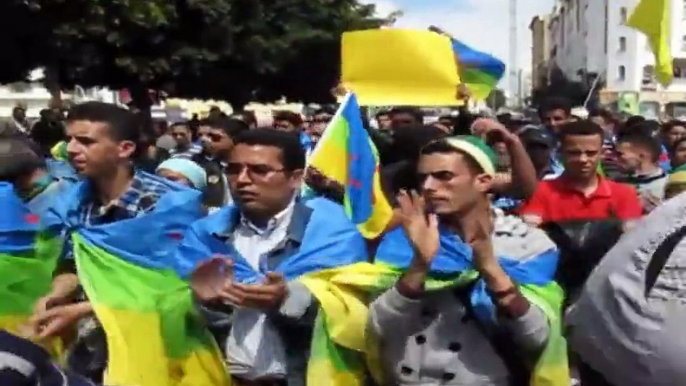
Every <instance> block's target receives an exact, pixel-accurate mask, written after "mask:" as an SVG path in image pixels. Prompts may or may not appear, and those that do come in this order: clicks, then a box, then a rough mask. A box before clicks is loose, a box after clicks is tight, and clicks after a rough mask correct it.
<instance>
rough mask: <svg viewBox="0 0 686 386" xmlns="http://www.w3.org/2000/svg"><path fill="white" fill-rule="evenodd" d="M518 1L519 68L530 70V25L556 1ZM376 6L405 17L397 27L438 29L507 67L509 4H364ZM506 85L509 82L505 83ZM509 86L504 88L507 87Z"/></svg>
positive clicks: (404, 0) (447, 0) (436, 0)
mask: <svg viewBox="0 0 686 386" xmlns="http://www.w3.org/2000/svg"><path fill="white" fill-rule="evenodd" d="M517 1H518V17H517V27H518V34H517V36H518V40H519V41H518V44H517V46H518V51H519V54H518V62H519V68H520V69H523V70H525V71H527V70H528V71H530V69H531V32H530V31H529V23H530V22H531V19H532V18H533V17H534V16H536V15H544V14H547V13H550V11H551V10H552V8H553V5H554V3H555V0H517ZM361 2H363V3H371V4H375V5H376V6H377V13H378V14H379V15H381V16H386V15H388V14H389V13H391V12H393V11H396V10H400V11H402V12H403V13H404V16H403V17H401V18H400V19H399V20H398V22H397V23H396V24H395V26H396V27H405V28H419V29H425V28H426V27H428V26H429V25H432V24H433V25H435V26H437V27H440V28H442V29H443V30H445V31H447V32H449V33H450V34H452V35H453V36H454V37H455V38H457V39H459V40H461V41H462V42H463V43H466V44H468V45H470V46H471V47H472V48H475V49H478V50H480V51H485V52H488V53H490V54H492V55H494V56H495V57H497V58H499V59H500V60H502V61H503V62H505V63H506V64H507V62H508V60H509V46H510V44H509V41H510V39H509V33H510V23H509V19H510V13H509V3H510V1H509V0H361ZM504 81H506V79H504ZM506 85H507V83H501V86H504V87H507V86H506Z"/></svg>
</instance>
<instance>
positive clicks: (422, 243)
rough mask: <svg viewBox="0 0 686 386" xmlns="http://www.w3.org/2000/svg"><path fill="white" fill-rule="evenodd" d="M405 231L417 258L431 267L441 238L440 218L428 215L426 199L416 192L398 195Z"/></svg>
mask: <svg viewBox="0 0 686 386" xmlns="http://www.w3.org/2000/svg"><path fill="white" fill-rule="evenodd" d="M398 203H399V204H400V210H401V214H400V217H401V219H402V225H403V229H404V230H405V235H406V236H407V238H408V239H409V240H410V243H411V244H412V247H413V248H414V250H415V253H416V255H417V256H416V258H418V259H421V261H422V262H423V263H424V264H426V265H430V264H431V261H432V260H433V258H434V257H435V256H436V253H437V252H438V248H439V245H440V241H439V240H440V236H439V232H438V218H437V217H436V215H435V214H427V211H426V204H425V202H424V198H423V197H421V196H419V195H418V194H417V193H416V192H414V191H413V192H411V193H409V194H408V193H407V192H405V191H401V192H400V194H399V195H398Z"/></svg>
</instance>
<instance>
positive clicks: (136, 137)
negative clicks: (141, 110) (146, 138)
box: [67, 102, 140, 145]
mask: <svg viewBox="0 0 686 386" xmlns="http://www.w3.org/2000/svg"><path fill="white" fill-rule="evenodd" d="M74 121H90V122H99V123H104V124H106V125H107V127H108V132H109V134H110V136H111V137H112V138H113V139H115V140H117V141H132V142H134V143H135V144H136V145H138V144H139V142H140V122H139V120H138V118H137V116H136V114H134V113H132V112H131V111H129V110H127V109H125V108H123V107H119V106H117V105H114V104H111V103H104V102H86V103H80V104H77V105H74V106H73V107H72V108H71V109H69V114H68V115H67V122H74Z"/></svg>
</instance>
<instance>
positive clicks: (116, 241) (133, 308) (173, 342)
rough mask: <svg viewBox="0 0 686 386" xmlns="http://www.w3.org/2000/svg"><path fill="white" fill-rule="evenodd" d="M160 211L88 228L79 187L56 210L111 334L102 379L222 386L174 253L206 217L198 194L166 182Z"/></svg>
mask: <svg viewBox="0 0 686 386" xmlns="http://www.w3.org/2000/svg"><path fill="white" fill-rule="evenodd" d="M169 186H170V187H173V188H172V189H173V190H172V191H170V192H168V193H166V194H165V195H163V196H162V197H161V198H160V199H159V200H158V202H157V203H156V205H155V208H154V209H153V210H152V211H151V212H149V213H147V214H145V215H143V216H141V217H138V218H134V219H129V220H123V221H119V222H115V223H110V224H104V225H96V226H86V225H85V224H82V223H81V222H80V220H79V218H80V216H79V213H78V207H79V205H80V203H82V202H83V200H84V198H85V195H86V194H87V192H88V191H89V189H88V183H87V182H82V183H80V184H78V185H77V186H76V187H75V188H74V189H73V190H72V191H70V192H68V193H67V194H66V195H65V197H63V199H62V200H57V201H56V202H59V203H60V204H59V205H58V206H57V208H55V209H54V210H53V211H52V212H51V216H53V217H54V218H56V219H59V221H61V223H62V224H63V226H64V227H66V231H67V233H69V234H70V237H71V240H72V242H73V254H74V259H75V261H76V266H77V270H78V275H79V280H80V283H81V285H82V287H83V289H84V291H85V293H86V295H87V296H88V299H89V301H90V302H91V304H92V306H93V309H94V311H95V314H96V316H97V318H98V320H99V321H100V323H101V324H102V326H103V329H104V330H105V333H106V335H107V347H108V355H109V357H108V368H107V373H106V375H105V383H107V384H112V385H140V386H177V385H179V386H181V385H183V386H186V385H187V386H195V385H198V386H224V385H228V384H229V380H228V378H227V375H226V372H225V370H224V367H223V364H222V360H221V355H220V353H219V350H218V348H217V347H216V344H215V342H214V341H213V338H212V336H211V335H210V334H209V332H208V331H207V330H206V328H205V326H204V323H203V322H202V320H201V317H200V315H199V314H198V312H197V311H196V309H195V307H194V304H193V300H192V295H191V291H190V289H189V287H188V285H187V283H186V282H185V281H184V280H183V279H182V278H180V276H179V275H178V270H179V267H180V264H179V263H178V262H177V261H176V260H175V258H176V255H175V253H174V252H175V250H176V247H177V246H178V243H179V242H180V240H181V239H182V234H183V232H185V231H186V229H187V228H188V224H190V223H191V222H193V221H195V220H197V219H199V218H201V217H202V216H203V210H202V206H201V204H200V203H201V197H200V193H199V192H196V191H193V190H190V189H185V188H182V187H180V186H177V185H173V184H171V183H170V184H169Z"/></svg>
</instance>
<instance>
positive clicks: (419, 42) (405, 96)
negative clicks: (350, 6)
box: [341, 29, 463, 106]
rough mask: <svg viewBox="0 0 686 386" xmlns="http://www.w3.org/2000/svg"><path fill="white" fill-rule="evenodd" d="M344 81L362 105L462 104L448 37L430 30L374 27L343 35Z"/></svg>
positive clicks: (342, 67) (458, 80)
mask: <svg viewBox="0 0 686 386" xmlns="http://www.w3.org/2000/svg"><path fill="white" fill-rule="evenodd" d="M341 71H342V83H343V86H344V87H345V88H346V89H348V90H351V91H352V92H354V93H355V94H356V95H357V98H358V99H359V102H360V105H371V106H392V105H412V106H458V105H461V104H462V103H463V102H462V101H461V100H458V98H457V86H458V85H459V83H460V78H459V76H458V69H457V64H456V62H455V54H454V52H453V49H452V43H451V41H450V38H448V37H446V36H443V35H439V34H436V33H433V32H430V31H421V30H406V29H375V30H365V31H354V32H346V33H344V34H343V47H342V65H341Z"/></svg>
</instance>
